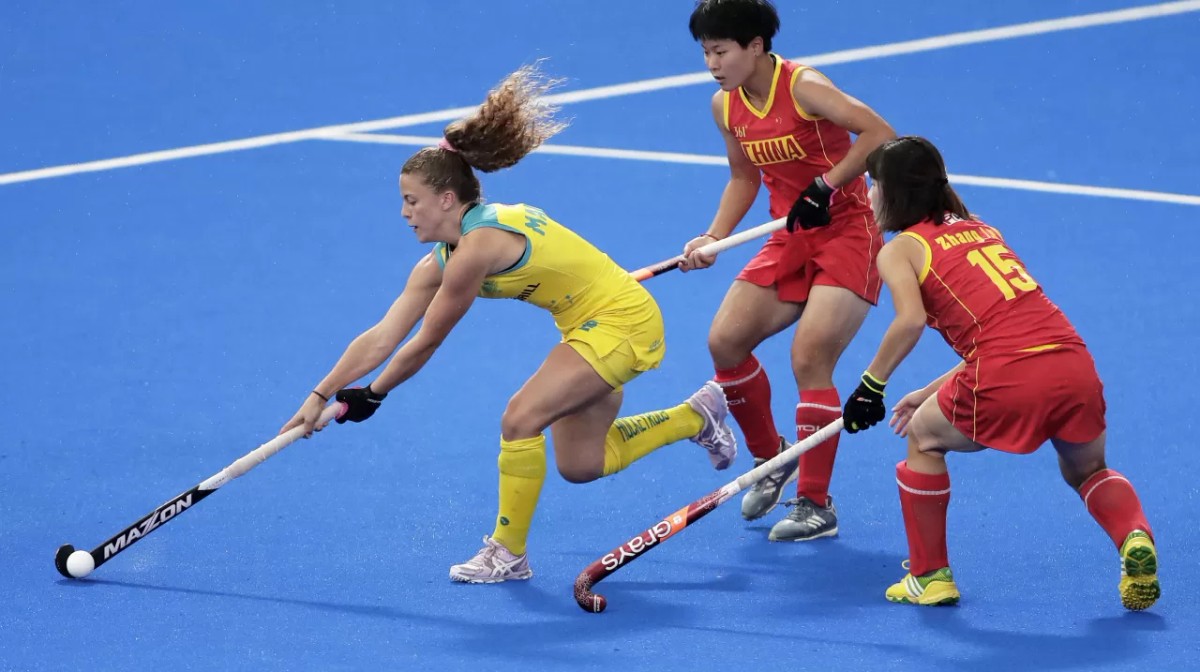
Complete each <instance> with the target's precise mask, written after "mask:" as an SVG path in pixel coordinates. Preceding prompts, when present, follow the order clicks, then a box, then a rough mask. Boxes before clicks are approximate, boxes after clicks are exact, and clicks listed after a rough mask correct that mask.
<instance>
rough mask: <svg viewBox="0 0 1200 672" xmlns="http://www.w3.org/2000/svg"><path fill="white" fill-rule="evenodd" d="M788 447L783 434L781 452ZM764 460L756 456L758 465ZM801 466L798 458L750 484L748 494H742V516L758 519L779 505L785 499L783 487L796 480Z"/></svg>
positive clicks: (748, 518)
mask: <svg viewBox="0 0 1200 672" xmlns="http://www.w3.org/2000/svg"><path fill="white" fill-rule="evenodd" d="M787 448H788V444H787V441H785V440H784V438H783V437H782V436H781V437H779V452H781V453H782V452H783V451H785V450H787ZM763 462H766V460H765V459H763V458H761V457H756V458H754V466H756V467H757V466H758V465H760V464H762V463H763ZM799 467H800V460H799V459H797V460H796V461H795V462H792V463H791V464H790V465H788V466H784V467H781V468H779V469H776V470H775V471H772V472H771V473H769V474H767V476H766V478H764V479H762V480H761V481H759V482H757V483H755V484H754V485H752V486H750V489H749V490H747V491H746V494H745V495H742V518H745V519H746V520H758V519H759V518H762V517H763V516H765V515H767V514H768V513H770V512H771V509H774V508H775V507H776V506H778V505H779V500H780V499H783V487H784V486H785V485H787V484H788V483H791V482H792V481H794V480H796V475H797V474H798V473H799V470H800V469H799Z"/></svg>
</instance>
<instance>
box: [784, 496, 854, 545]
mask: <svg viewBox="0 0 1200 672" xmlns="http://www.w3.org/2000/svg"><path fill="white" fill-rule="evenodd" d="M785 504H786V505H787V506H791V507H793V508H792V510H791V512H790V513H788V515H787V518H784V519H783V520H781V521H779V522H778V523H775V526H774V527H772V528H771V534H770V536H769V537H768V538H769V539H770V540H771V541H812V540H813V539H820V538H821V537H832V536H834V535H836V534H837V533H838V524H837V507H835V506H834V505H833V498H832V497H830V498H829V499H827V500H825V506H817V504H816V502H814V501H812V500H811V499H809V498H807V497H798V498H796V499H790V500H788V501H787V502H785Z"/></svg>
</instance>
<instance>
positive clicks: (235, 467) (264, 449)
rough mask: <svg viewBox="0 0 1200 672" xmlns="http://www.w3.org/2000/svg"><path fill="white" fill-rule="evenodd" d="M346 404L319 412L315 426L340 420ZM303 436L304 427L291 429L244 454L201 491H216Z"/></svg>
mask: <svg viewBox="0 0 1200 672" xmlns="http://www.w3.org/2000/svg"><path fill="white" fill-rule="evenodd" d="M346 408H347V407H346V404H344V403H342V402H340V401H338V402H334V403H332V404H330V405H328V406H326V407H325V410H323V411H321V417H319V418H318V419H317V423H316V426H318V427H322V426H324V425H327V424H329V423H330V422H331V421H333V420H335V419H337V418H340V417H341V416H342V414H343V413H345V412H346ZM302 436H304V427H303V426H301V427H293V428H291V429H289V430H288V431H286V432H284V433H283V434H280V435H279V436H277V437H275V438H273V439H271V440H270V441H268V442H266V443H264V444H262V445H261V446H259V447H258V448H255V449H254V450H252V451H250V452H249V453H246V454H245V455H243V456H241V457H239V458H238V459H236V460H234V461H233V464H230V465H229V466H228V467H225V468H224V469H222V470H221V471H219V472H217V473H216V474H214V475H213V476H212V477H210V478H209V479H208V480H206V481H204V482H203V483H201V484H200V486H199V487H200V489H201V490H216V489H217V488H219V487H221V486H222V485H225V484H226V483H228V482H229V481H232V480H233V479H235V478H237V477H239V476H241V475H243V474H245V473H246V472H247V471H250V470H251V469H253V468H255V467H257V466H258V465H260V464H262V463H263V462H265V461H266V460H267V458H268V457H271V456H272V455H274V454H275V453H278V452H279V451H281V450H283V449H284V448H286V447H287V446H288V445H290V444H291V443H293V442H294V441H296V439H299V438H300V437H302Z"/></svg>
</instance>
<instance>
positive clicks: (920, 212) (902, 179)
mask: <svg viewBox="0 0 1200 672" xmlns="http://www.w3.org/2000/svg"><path fill="white" fill-rule="evenodd" d="M867 173H868V174H869V175H870V176H871V179H873V180H875V181H876V182H878V183H879V185H880V191H881V192H882V198H883V202H882V203H880V204H879V222H878V224H879V228H881V229H883V230H884V231H903V230H904V229H907V228H908V227H910V226H912V225H914V224H917V223H919V222H922V221H924V220H926V219H930V220H933V222H934V223H935V224H940V223H941V222H942V220H943V219H944V218H945V217H946V215H947V214H953V215H957V216H958V217H961V218H963V219H967V218H969V217H970V216H971V214H970V213H969V212H968V211H967V206H965V205H963V202H962V199H961V198H959V197H958V194H957V193H955V191H954V187H951V186H950V182H949V180H948V179H947V178H946V163H945V162H944V161H943V160H942V154H941V152H938V150H937V147H934V146H933V143H932V142H930V141H928V140H926V139H925V138H921V137H918V136H915V135H905V136H902V137H899V138H896V139H895V140H890V141H888V142H885V143H883V144H882V145H880V146H879V147H876V148H875V150H874V151H872V152H871V153H870V154H868V155H867Z"/></svg>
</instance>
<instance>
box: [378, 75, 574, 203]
mask: <svg viewBox="0 0 1200 672" xmlns="http://www.w3.org/2000/svg"><path fill="white" fill-rule="evenodd" d="M557 83H558V82H557V81H555V80H549V79H546V78H545V77H544V76H543V75H542V73H541V71H539V70H538V68H537V66H536V65H531V66H525V67H523V68H521V69H520V70H517V71H516V72H514V73H512V74H511V75H509V76H508V77H505V78H504V80H503V81H502V82H500V83H499V84H497V85H496V87H495V88H493V89H492V90H491V91H489V92H488V95H487V98H486V99H485V100H484V101H483V104H482V105H480V106H479V109H477V110H476V111H475V112H474V113H473V114H471V115H470V116H467V117H465V118H463V119H459V120H458V121H455V122H452V123H450V124H449V125H448V126H446V128H445V130H444V131H443V134H444V135H445V139H444V141H443V142H442V143H441V144H440V145H439V146H438V147H427V148H425V149H422V150H420V151H419V152H417V153H416V154H414V155H413V156H412V157H411V158H409V160H408V161H406V162H405V163H404V167H403V168H401V169H400V172H401V173H402V174H414V173H416V174H420V175H422V177H424V180H425V182H426V184H428V185H429V186H430V187H431V188H432V189H433V190H434V191H435V192H441V191H446V190H449V191H453V192H454V193H455V195H456V196H457V197H458V199H459V200H460V201H462V202H464V203H474V202H477V201H479V200H480V198H481V194H480V187H479V179H478V178H477V177H476V176H475V173H474V172H473V170H472V169H476V170H480V171H482V172H485V173H490V172H492V171H496V170H500V169H501V168H508V167H509V166H512V165H513V164H515V163H517V162H518V161H520V160H521V159H522V158H524V156H525V155H526V154H528V153H530V152H532V151H533V150H534V149H536V148H537V147H538V146H539V145H541V144H542V143H543V142H545V141H546V140H548V139H550V137H552V136H553V135H555V134H556V133H558V132H559V131H561V130H563V129H564V128H566V127H567V124H566V123H565V122H563V121H560V120H558V119H556V118H555V116H554V113H555V112H557V111H558V108H556V107H554V106H552V105H550V104H549V103H547V102H546V101H545V100H544V98H543V96H544V94H545V93H546V92H547V91H549V90H550V89H552V88H553V87H554V86H555V85H556V84H557Z"/></svg>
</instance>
